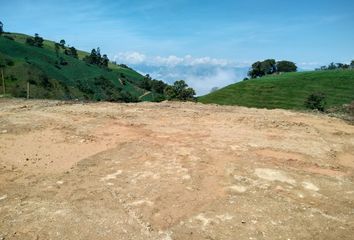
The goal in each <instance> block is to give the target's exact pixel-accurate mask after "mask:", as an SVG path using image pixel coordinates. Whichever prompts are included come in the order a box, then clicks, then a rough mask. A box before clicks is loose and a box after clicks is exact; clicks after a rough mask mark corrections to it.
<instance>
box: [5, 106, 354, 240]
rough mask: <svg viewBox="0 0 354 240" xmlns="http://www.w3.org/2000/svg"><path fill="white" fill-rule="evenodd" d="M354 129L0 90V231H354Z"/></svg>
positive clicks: (326, 120)
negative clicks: (31, 97) (4, 94)
mask: <svg viewBox="0 0 354 240" xmlns="http://www.w3.org/2000/svg"><path fill="white" fill-rule="evenodd" d="M353 235H354V126H352V125H348V124H347V123H345V122H344V121H342V120H339V119H336V118H330V117H327V116H323V115H314V114H305V113H298V112H291V111H285V110H262V109H249V108H243V107H222V106H215V105H202V104H194V103H170V102H166V103H139V104H113V103H73V102H71V103H70V102H59V101H39V100H38V101H24V100H9V99H7V100H5V99H3V100H0V239H21V240H23V239H30V240H33V239H75V240H77V239H85V240H90V239H94V240H99V239H102V240H103V239H105V240H106V239H112V240H113V239H114V240H116V239H123V240H124V239H160V240H170V239H176V240H177V239H180V240H182V239H215V240H216V239H230V240H231V239H233V240H234V239H240V240H242V239H247V240H251V239H269V240H270V239H272V240H273V239H291V240H292V239H353Z"/></svg>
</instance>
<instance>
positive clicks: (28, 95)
mask: <svg viewBox="0 0 354 240" xmlns="http://www.w3.org/2000/svg"><path fill="white" fill-rule="evenodd" d="M29 98H30V84H29V81H27V99H29Z"/></svg>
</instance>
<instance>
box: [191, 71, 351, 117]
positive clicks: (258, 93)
mask: <svg viewBox="0 0 354 240" xmlns="http://www.w3.org/2000/svg"><path fill="white" fill-rule="evenodd" d="M313 92H322V93H324V94H325V95H326V101H327V108H328V107H334V106H340V105H342V104H345V103H350V102H351V101H353V100H354V70H334V71H312V72H298V73H284V74H281V75H271V76H266V77H262V78H259V79H252V80H247V81H243V82H240V83H235V84H232V85H229V86H227V87H225V88H222V89H220V90H218V91H216V92H213V93H210V94H207V95H205V96H201V97H199V98H198V101H199V102H202V103H216V104H221V105H240V106H246V107H256V108H268V109H274V108H283V109H298V110H301V109H305V106H304V102H305V100H306V98H307V97H308V96H309V95H310V94H311V93H313Z"/></svg>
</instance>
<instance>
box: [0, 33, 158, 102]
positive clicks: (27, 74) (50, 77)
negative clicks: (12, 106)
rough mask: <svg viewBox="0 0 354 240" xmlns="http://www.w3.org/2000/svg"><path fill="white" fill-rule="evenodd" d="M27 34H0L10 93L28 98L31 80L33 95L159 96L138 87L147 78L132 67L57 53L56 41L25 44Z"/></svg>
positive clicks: (92, 97) (118, 98)
mask: <svg viewBox="0 0 354 240" xmlns="http://www.w3.org/2000/svg"><path fill="white" fill-rule="evenodd" d="M27 37H28V36H27V35H24V34H15V33H7V34H3V35H2V36H0V60H1V61H2V62H5V63H7V64H5V68H4V75H5V85H6V93H7V94H10V95H11V96H14V97H25V96H26V86H27V82H30V92H31V94H30V95H31V97H32V98H52V99H73V98H78V99H89V100H112V101H133V100H154V98H155V97H158V94H156V93H153V92H151V93H150V92H148V91H146V90H145V89H141V88H140V87H138V84H139V82H140V81H141V80H142V79H143V78H144V77H143V76H142V75H140V74H139V73H137V72H136V71H134V70H132V69H129V68H123V67H120V66H118V65H114V64H111V63H110V64H109V68H108V69H107V68H102V67H98V66H96V65H91V64H87V63H86V62H84V61H82V58H83V57H84V56H86V55H88V53H86V52H83V51H78V55H79V58H78V59H77V58H74V57H71V56H67V55H65V54H64V53H63V52H64V50H63V49H61V50H60V52H59V54H58V55H57V54H56V52H55V47H54V42H52V41H48V40H45V41H44V43H43V47H42V48H39V47H34V46H30V45H28V44H26V38H27ZM1 84H2V83H0V85H1ZM1 90H2V88H1ZM0 94H2V92H1V93H0Z"/></svg>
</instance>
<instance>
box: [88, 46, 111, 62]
mask: <svg viewBox="0 0 354 240" xmlns="http://www.w3.org/2000/svg"><path fill="white" fill-rule="evenodd" d="M83 60H84V61H85V62H87V63H89V64H94V65H97V66H99V67H108V63H109V59H108V57H107V55H106V54H103V56H101V51H100V48H97V49H92V51H91V53H90V55H88V56H86V57H84V59H83Z"/></svg>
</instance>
